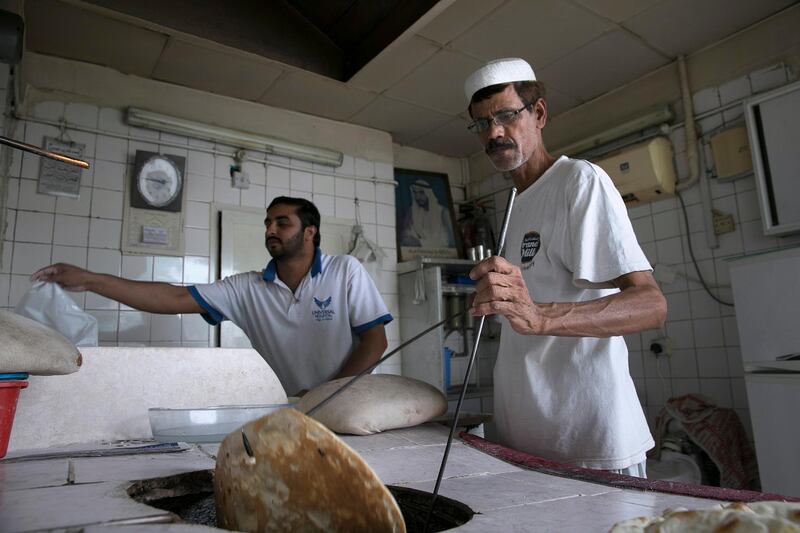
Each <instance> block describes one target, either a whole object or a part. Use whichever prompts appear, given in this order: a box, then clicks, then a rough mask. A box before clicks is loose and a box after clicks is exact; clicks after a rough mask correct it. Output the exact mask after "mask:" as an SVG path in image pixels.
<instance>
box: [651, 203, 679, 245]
mask: <svg viewBox="0 0 800 533" xmlns="http://www.w3.org/2000/svg"><path fill="white" fill-rule="evenodd" d="M653 227H654V235H655V238H656V240H663V239H669V238H671V237H677V236H678V235H680V225H679V224H678V212H677V211H675V210H670V211H664V212H662V213H657V214H654V215H653Z"/></svg>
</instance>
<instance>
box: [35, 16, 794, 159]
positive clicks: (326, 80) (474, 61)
mask: <svg viewBox="0 0 800 533" xmlns="http://www.w3.org/2000/svg"><path fill="white" fill-rule="evenodd" d="M795 3H797V0H759V1H757V2H756V1H753V0H701V1H698V0H441V1H438V2H437V1H436V0H230V1H226V2H220V1H214V0H170V2H163V1H161V0H138V1H137V2H130V1H126V0H86V1H81V0H26V2H25V13H24V16H25V22H26V49H27V50H32V51H35V52H39V53H44V54H49V55H53V56H58V57H64V58H69V59H76V60H80V61H86V62H89V63H94V64H99V65H104V66H108V67H111V68H114V69H116V70H118V71H120V72H123V73H127V74H133V75H136V76H141V77H144V78H152V79H155V80H160V81H165V82H169V83H174V84H178V85H183V86H187V87H192V88H196V89H200V90H204V91H209V92H213V93H217V94H222V95H226V96H231V97H235V98H241V99H244V100H250V101H254V102H260V103H264V104H268V105H271V106H275V107H280V108H285V109H291V110H295V111H300V112H303V113H309V114H312V115H317V116H321V117H326V118H330V119H334V120H339V121H344V122H349V123H354V124H359V125H363V126H367V127H370V128H376V129H379V130H384V131H387V132H389V133H391V134H392V137H393V139H394V141H395V142H397V143H400V144H404V145H408V146H412V147H415V148H420V149H423V150H427V151H431V152H435V153H439V154H443V155H448V156H454V157H465V156H468V155H471V154H473V153H475V152H476V150H477V148H478V145H477V142H476V140H475V139H474V137H473V136H472V135H471V134H470V133H469V132H468V131H467V129H466V127H465V125H466V123H467V115H466V110H465V108H466V102H465V100H464V96H463V91H462V87H463V80H464V78H465V77H466V76H467V75H468V74H469V73H471V72H472V71H473V70H474V69H476V68H477V67H479V66H480V65H481V64H482V63H484V62H485V61H487V60H490V59H495V58H499V57H510V56H517V57H523V58H525V59H527V60H528V61H529V62H530V63H531V65H532V66H533V67H534V70H535V71H536V75H537V78H538V79H539V80H541V81H543V82H544V83H545V86H546V87H547V91H548V96H547V100H548V104H549V109H550V114H551V116H557V115H558V114H559V113H561V112H564V111H566V110H568V109H570V108H572V107H575V106H577V105H580V104H581V103H583V102H586V101H588V100H591V99H593V98H595V97H597V96H600V95H602V94H604V93H606V92H608V91H610V90H612V89H615V88H617V87H620V86H622V85H625V84H626V83H629V82H631V81H633V80H635V79H637V78H640V77H641V76H643V75H645V74H647V73H649V72H651V71H653V70H655V69H657V68H659V67H661V66H663V65H666V64H668V63H670V62H672V61H674V59H675V57H676V56H677V55H679V54H691V53H692V52H695V51H697V50H699V49H701V48H703V47H705V46H707V45H709V44H712V43H714V42H717V41H719V40H721V39H723V38H725V37H727V36H729V35H731V34H733V33H735V32H737V31H739V30H741V29H744V28H746V27H748V26H750V25H752V24H754V23H756V22H758V21H760V20H762V19H764V18H766V17H769V16H770V15H773V14H775V13H777V12H779V11H781V10H783V9H785V8H786V7H788V6H791V5H793V4H795Z"/></svg>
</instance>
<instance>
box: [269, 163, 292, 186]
mask: <svg viewBox="0 0 800 533" xmlns="http://www.w3.org/2000/svg"><path fill="white" fill-rule="evenodd" d="M267 187H280V188H282V189H289V188H290V187H291V179H290V177H289V169H288V168H283V167H278V166H275V165H269V166H268V167H267Z"/></svg>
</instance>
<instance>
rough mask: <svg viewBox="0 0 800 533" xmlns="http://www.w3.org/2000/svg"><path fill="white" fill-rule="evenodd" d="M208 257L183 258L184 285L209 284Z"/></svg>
mask: <svg viewBox="0 0 800 533" xmlns="http://www.w3.org/2000/svg"><path fill="white" fill-rule="evenodd" d="M208 273H209V266H208V257H194V256H187V257H184V258H183V282H184V283H208V281H209V280H208Z"/></svg>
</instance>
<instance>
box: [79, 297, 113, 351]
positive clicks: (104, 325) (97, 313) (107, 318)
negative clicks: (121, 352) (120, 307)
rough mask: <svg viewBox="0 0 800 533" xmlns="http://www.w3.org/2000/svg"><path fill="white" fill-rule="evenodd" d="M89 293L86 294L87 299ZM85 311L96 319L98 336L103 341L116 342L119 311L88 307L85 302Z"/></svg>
mask: <svg viewBox="0 0 800 533" xmlns="http://www.w3.org/2000/svg"><path fill="white" fill-rule="evenodd" d="M89 296H91V294H88V295H87V296H86V298H87V300H88V299H89ZM87 312H88V313H89V314H90V315H92V316H93V317H95V318H96V319H97V330H98V338H99V340H100V341H104V342H116V340H117V326H118V325H119V312H118V311H110V310H103V309H90V308H89V307H88V303H87Z"/></svg>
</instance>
